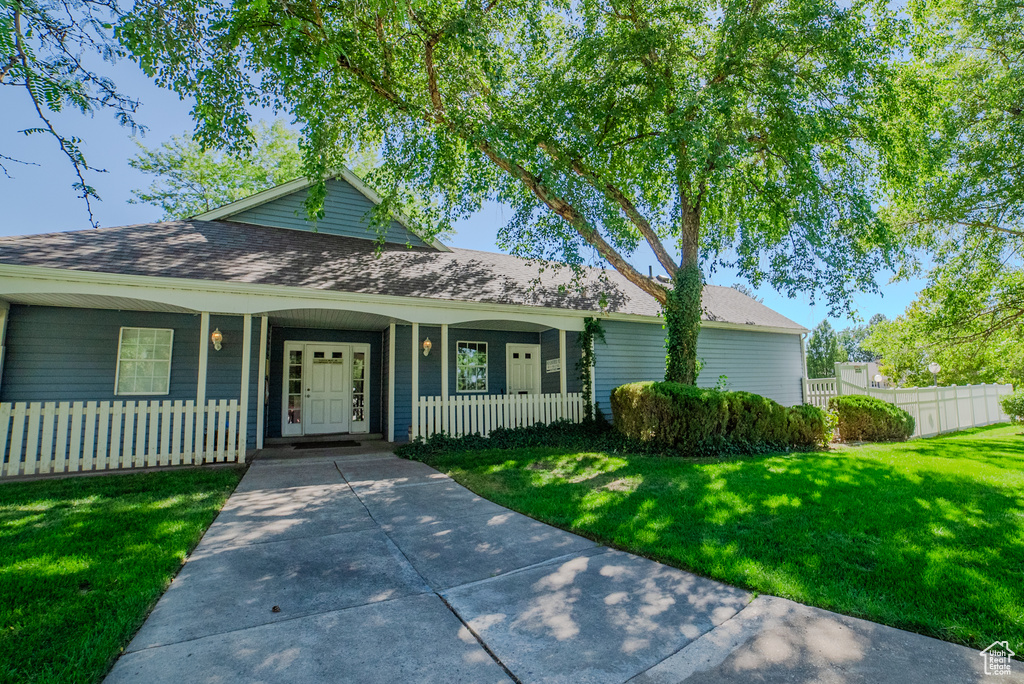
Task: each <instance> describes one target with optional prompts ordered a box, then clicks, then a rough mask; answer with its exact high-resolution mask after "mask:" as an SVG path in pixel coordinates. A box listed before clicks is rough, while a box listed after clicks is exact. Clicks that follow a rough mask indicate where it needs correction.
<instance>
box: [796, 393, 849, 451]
mask: <svg viewBox="0 0 1024 684" xmlns="http://www.w3.org/2000/svg"><path fill="white" fill-rule="evenodd" d="M787 417H788V418H789V435H790V436H789V439H790V440H791V441H792V443H793V446H795V447H798V448H799V447H805V448H817V449H827V448H828V445H829V444H831V443H832V434H833V432H834V431H835V429H836V425H837V424H838V419H837V417H836V415H835V413H832V412H831V411H822V410H821V409H820V408H818V407H817V406H811V405H810V404H800V405H798V406H791V407H790V408H789V410H788V411H787Z"/></svg>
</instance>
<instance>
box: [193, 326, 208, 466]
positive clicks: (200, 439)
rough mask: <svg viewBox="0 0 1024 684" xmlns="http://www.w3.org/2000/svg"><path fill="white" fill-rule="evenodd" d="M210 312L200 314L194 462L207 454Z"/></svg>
mask: <svg viewBox="0 0 1024 684" xmlns="http://www.w3.org/2000/svg"><path fill="white" fill-rule="evenodd" d="M209 337H210V312H209V311H204V312H202V314H200V316H199V375H198V377H197V378H196V443H195V451H194V452H193V455H192V462H193V463H202V462H203V458H204V456H205V453H206V452H205V447H206V439H205V438H204V437H205V435H204V432H205V427H206V364H207V361H208V360H209V356H210V339H209Z"/></svg>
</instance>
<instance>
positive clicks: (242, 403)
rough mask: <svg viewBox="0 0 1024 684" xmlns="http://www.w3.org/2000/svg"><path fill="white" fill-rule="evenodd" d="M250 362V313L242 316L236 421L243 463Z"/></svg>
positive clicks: (247, 432)
mask: <svg viewBox="0 0 1024 684" xmlns="http://www.w3.org/2000/svg"><path fill="white" fill-rule="evenodd" d="M251 363H252V314H245V315H244V316H242V387H241V388H240V394H241V397H240V398H239V401H238V411H239V413H241V416H239V418H240V420H239V421H238V455H237V457H236V458H235V460H237V461H238V462H239V463H245V449H246V446H247V444H246V442H248V438H249V367H250V365H251Z"/></svg>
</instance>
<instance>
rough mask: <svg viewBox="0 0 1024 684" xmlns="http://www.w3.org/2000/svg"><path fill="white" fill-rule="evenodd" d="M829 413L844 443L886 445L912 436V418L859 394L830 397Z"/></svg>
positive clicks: (882, 402)
mask: <svg viewBox="0 0 1024 684" xmlns="http://www.w3.org/2000/svg"><path fill="white" fill-rule="evenodd" d="M828 407H829V410H830V411H835V412H836V415H837V417H838V424H837V428H838V430H839V437H840V439H842V440H843V441H844V442H890V441H901V440H905V439H907V438H908V437H910V436H911V435H912V434H914V417H913V416H911V415H910V414H909V413H907V412H906V411H904V410H903V409H901V408H899V407H898V406H896V405H894V404H890V403H889V402H887V401H882V400H881V399H876V398H875V397H868V396H864V395H860V394H848V395H843V396H841V397H832V398H831V399H829V401H828Z"/></svg>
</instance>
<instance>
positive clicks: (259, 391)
mask: <svg viewBox="0 0 1024 684" xmlns="http://www.w3.org/2000/svg"><path fill="white" fill-rule="evenodd" d="M268 322H269V321H268V320H267V317H266V316H260V362H259V373H260V377H259V378H258V379H257V380H256V448H257V449H262V448H263V410H264V407H263V402H264V400H265V399H266V396H267V323H268Z"/></svg>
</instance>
